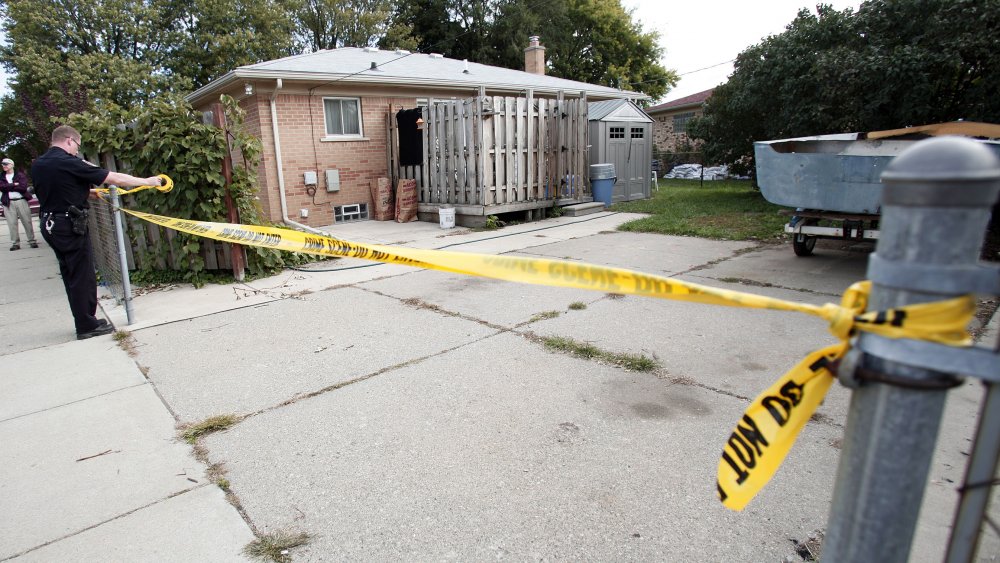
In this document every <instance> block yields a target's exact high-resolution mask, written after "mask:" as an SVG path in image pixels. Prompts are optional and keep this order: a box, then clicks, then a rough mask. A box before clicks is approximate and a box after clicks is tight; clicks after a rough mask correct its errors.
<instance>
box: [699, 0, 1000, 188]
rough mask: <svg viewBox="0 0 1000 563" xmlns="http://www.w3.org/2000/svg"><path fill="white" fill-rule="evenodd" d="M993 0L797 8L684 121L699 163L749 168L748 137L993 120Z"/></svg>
mask: <svg viewBox="0 0 1000 563" xmlns="http://www.w3.org/2000/svg"><path fill="white" fill-rule="evenodd" d="M997 29H1000V0H905V1H902V0H869V1H867V2H865V3H863V4H862V5H861V7H860V8H859V10H858V11H857V12H854V11H853V10H850V9H847V10H844V11H837V10H834V9H832V8H831V7H829V6H827V5H820V6H818V7H817V11H816V13H815V14H813V13H811V12H810V11H808V10H802V11H800V12H799V14H798V16H797V17H796V18H795V19H794V20H793V21H792V22H791V23H790V24H789V25H788V26H787V27H786V29H785V31H784V32H783V33H781V34H779V35H774V36H771V37H768V38H767V39H765V40H764V41H762V42H761V43H759V44H757V45H753V46H751V47H750V48H748V49H746V50H745V51H743V52H742V53H740V55H739V56H738V57H737V59H736V63H735V65H734V67H735V70H734V72H733V74H732V76H731V77H730V79H729V81H728V82H727V83H726V84H724V85H722V86H719V87H718V88H716V89H715V91H714V92H713V94H712V97H711V98H710V99H709V100H708V102H707V104H706V107H705V114H704V116H703V117H701V118H699V119H695V120H693V121H692V122H691V123H689V124H688V131H689V134H690V135H691V136H692V137H694V138H698V139H701V140H703V141H704V145H703V146H702V149H703V151H704V152H705V157H706V160H708V161H711V162H719V163H728V164H730V165H732V166H734V168H735V170H736V171H738V172H743V173H745V172H749V171H752V170H753V165H754V163H753V142H754V141H763V140H768V139H781V138H787V137H797V136H805V135H819V134H827V133H844V132H853V131H874V130H880V129H893V128H898V127H905V126H907V125H923V124H928V123H937V122H943V121H953V120H956V119H966V120H971V121H990V122H996V121H998V120H1000V97H998V96H997V95H996V92H997V91H998V90H1000V52H998V51H997V49H996V46H995V35H996V30H997Z"/></svg>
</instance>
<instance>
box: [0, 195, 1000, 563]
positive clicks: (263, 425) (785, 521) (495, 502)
mask: <svg viewBox="0 0 1000 563" xmlns="http://www.w3.org/2000/svg"><path fill="white" fill-rule="evenodd" d="M631 218H632V216H629V215H627V214H602V215H600V216H588V217H586V218H566V217H564V218H560V219H555V220H551V219H550V220H546V221H543V222H539V223H532V224H528V225H518V226H514V227H508V228H505V229H503V230H502V231H499V232H494V233H475V232H471V231H467V230H463V229H459V230H456V231H441V230H439V229H438V228H437V226H436V225H431V224H427V223H411V224H407V225H397V224H394V223H375V222H366V223H357V224H346V225H340V226H337V227H336V228H335V230H334V231H333V232H334V234H335V235H336V236H339V237H342V238H345V239H348V240H356V241H361V242H381V243H388V244H396V243H398V244H406V245H408V246H414V247H421V248H438V247H443V246H446V245H448V246H450V248H449V249H450V250H455V251H475V252H485V253H494V254H501V253H510V254H515V255H520V256H538V257H546V258H558V259H568V260H581V261H586V262H590V263H595V264H604V265H611V266H617V267H624V268H630V269H636V270H640V271H644V272H649V273H656V274H661V275H666V276H672V277H677V278H679V279H684V280H689V281H694V282H698V283H703V284H708V285H713V286H718V287H726V288H730V289H736V290H743V291H752V292H755V293H761V294H765V295H770V296H775V297H780V298H784V299H792V300H798V301H805V302H810V303H817V304H820V303H824V302H829V301H834V302H836V301H839V296H840V293H841V292H842V291H843V290H844V289H846V288H847V287H848V285H850V283H852V282H854V281H857V280H860V279H863V277H864V272H865V268H866V259H867V253H866V252H865V251H864V250H863V249H855V248H846V249H843V248H823V249H819V250H818V251H817V253H816V255H815V256H813V257H809V258H797V257H795V256H794V254H793V253H792V251H791V249H790V248H789V247H787V246H769V245H760V246H759V245H755V244H752V243H743V242H721V241H708V240H702V239H695V238H687V237H670V236H659V235H643V234H630V233H619V232H615V231H614V228H615V227H616V226H617V225H618V224H620V223H622V222H624V221H626V220H628V219H631ZM581 219H583V220H581ZM309 270H311V271H286V272H285V273H284V274H282V275H280V276H276V277H273V278H270V279H267V280H258V281H256V282H253V283H250V284H234V285H231V286H212V287H207V288H203V289H200V290H193V289H190V288H180V287H177V288H164V289H162V290H160V291H156V292H152V293H148V294H145V295H142V296H140V297H138V298H137V299H136V301H135V309H136V317H137V318H136V323H135V324H134V325H133V326H131V327H128V330H129V331H130V332H131V334H132V337H133V345H132V350H133V353H134V361H135V363H136V365H137V366H138V369H139V370H140V371H141V372H142V373H143V374H144V375H145V380H146V381H148V383H149V384H150V385H151V386H152V387H153V388H154V389H155V390H156V392H157V393H158V395H159V396H160V397H161V399H162V401H163V404H164V405H165V406H166V408H167V409H169V412H170V413H171V414H172V415H173V416H174V417H175V420H176V422H177V423H178V424H185V423H196V422H199V421H202V420H204V419H206V418H208V417H211V416H215V415H222V414H235V415H238V416H239V417H240V418H241V421H240V422H239V423H237V424H235V425H234V426H232V427H231V428H229V429H228V430H226V431H223V432H219V433H215V434H211V435H208V436H206V437H205V438H203V439H202V440H201V444H200V445H201V448H202V452H203V453H202V457H201V458H200V459H201V460H202V461H203V462H207V463H209V464H214V465H217V467H216V469H215V473H213V475H216V477H212V478H213V479H216V478H217V475H218V474H222V475H224V477H225V479H226V480H227V481H228V484H229V489H230V491H231V495H230V501H231V502H232V506H233V507H235V508H236V509H238V512H239V514H240V515H242V517H243V519H244V521H245V522H246V523H247V525H248V526H249V527H250V528H251V529H252V530H253V531H254V532H256V533H258V534H267V533H272V532H275V531H279V530H283V531H301V532H306V533H308V534H310V535H311V536H312V539H311V540H310V542H309V543H308V544H307V545H306V546H304V547H300V548H296V549H295V550H293V552H292V555H293V557H294V560H296V561H299V560H301V561H326V560H474V561H478V560H495V559H509V560H589V561H607V560H642V561H706V562H708V561H712V562H715V561H783V560H786V558H788V559H787V560H789V561H799V560H802V559H801V557H800V556H799V555H798V554H797V553H796V549H795V542H801V541H805V540H806V539H807V538H808V536H809V534H810V533H812V532H814V531H815V530H821V529H823V528H824V527H825V522H826V518H827V512H828V510H829V503H830V497H831V494H832V488H833V481H834V477H835V472H836V466H837V461H838V456H839V444H840V441H841V438H842V434H843V428H844V422H845V417H846V412H847V406H848V402H849V392H848V391H847V390H846V389H844V388H841V387H840V386H836V385H835V386H834V388H833V389H832V390H831V393H830V395H829V396H828V398H827V401H826V403H825V404H824V405H823V406H822V407H821V409H820V411H819V412H818V413H817V415H816V416H815V417H814V418H813V420H812V421H811V422H810V423H809V424H808V425H807V426H806V428H805V429H804V431H803V433H802V435H801V436H800V438H799V440H798V443H797V444H796V446H795V448H794V449H793V450H792V453H791V455H790V456H789V457H788V459H787V460H786V462H785V463H784V465H783V466H782V468H781V469H780V471H779V472H778V474H777V475H776V476H775V478H774V479H773V481H772V482H771V483H770V484H769V485H768V487H767V488H766V489H765V490H764V491H763V492H762V493H761V494H760V495H759V496H758V497H757V498H756V499H754V500H753V501H752V502H751V503H750V505H749V506H748V507H747V509H746V510H744V511H743V512H740V513H736V512H731V511H729V510H727V509H725V508H723V507H722V506H721V504H720V503H719V502H718V501H717V500H716V498H715V482H714V481H715V471H716V466H717V464H718V461H719V454H720V452H721V449H722V445H723V442H724V440H725V438H726V437H727V436H728V435H729V432H730V431H731V429H732V427H733V425H734V424H735V423H736V421H737V420H738V419H739V417H740V415H741V414H742V411H743V409H744V408H745V407H746V406H747V404H748V402H749V401H750V399H752V398H753V397H754V396H755V395H756V394H757V393H759V392H760V391H761V390H763V389H764V388H766V387H767V386H768V385H769V384H770V383H772V382H773V381H774V380H775V379H776V378H777V377H778V376H780V375H781V374H782V373H783V372H784V371H785V370H787V369H788V368H789V367H791V365H793V364H794V363H795V362H796V361H798V360H799V359H800V358H801V357H802V356H803V355H804V354H805V353H807V352H808V351H811V350H814V349H816V348H819V347H821V346H823V345H826V344H828V343H832V342H833V338H832V336H830V335H829V334H828V332H827V330H826V328H825V326H823V323H822V321H820V320H818V319H815V318H812V317H807V316H804V315H797V314H792V313H781V312H774V311H759V310H750V309H734V308H725V307H711V306H704V305H695V304H688V303H680V302H673V301H667V300H660V299H649V298H639V297H633V296H626V297H622V296H617V295H608V294H604V293H598V292H589V291H583V290H571V289H559V288H549V287H541V286H531V285H522V284H514V283H508V282H501V281H496V280H490V279H483V278H474V277H460V276H455V275H451V274H445V273H441V272H435V271H428V270H415V269H412V268H406V267H402V266H393V265H376V266H372V265H370V264H367V263H363V262H361V261H356V260H348V259H344V260H334V261H328V262H323V263H318V264H314V265H312V266H310V267H309ZM321 270H322V271H321ZM105 303H106V308H107V310H108V312H109V315H110V316H111V318H112V319H113V320H114V321H115V322H116V324H117V325H118V326H119V328H125V322H124V313H123V311H121V310H120V309H119V308H117V307H114V306H113V305H112V304H111V302H107V301H106V302H105ZM571 305H573V306H572V307H571ZM64 314H68V313H64ZM995 324H996V323H995V321H994V330H993V333H992V334H993V336H991V337H990V338H995V333H996V330H995ZM547 336H559V337H566V338H572V339H574V340H576V341H580V342H586V343H590V344H592V345H593V346H596V347H597V348H599V349H601V350H605V351H607V352H612V353H621V354H624V353H628V354H636V355H644V356H646V357H648V358H652V359H654V360H656V361H657V362H658V365H659V367H658V368H657V369H656V370H654V371H653V372H633V371H628V370H625V369H622V368H620V367H617V366H615V365H610V364H608V363H603V362H600V361H594V360H587V359H580V358H577V357H574V356H570V355H567V354H564V353H561V352H555V351H551V350H549V349H547V348H546V347H545V346H544V345H543V344H542V342H541V339H542V338H544V337H547ZM980 395H981V391H980V389H979V386H978V385H977V384H975V383H973V382H969V383H966V385H965V386H964V387H962V388H960V389H959V390H957V391H954V392H952V394H951V398H950V400H949V407H948V412H947V416H946V421H945V424H944V427H943V429H942V434H941V438H940V439H939V442H938V450H937V458H936V459H935V461H934V464H933V467H932V470H931V480H930V483H929V484H928V489H927V493H926V497H925V503H924V509H923V512H922V514H921V520H920V525H919V529H918V531H917V538H916V542H915V545H914V548H913V551H912V554H911V557H910V560H911V561H919V562H923V561H928V562H929V561H940V560H941V558H942V554H943V551H944V547H945V545H946V542H947V538H948V527H949V526H950V523H951V518H952V511H953V509H954V506H955V503H956V499H957V494H956V493H955V487H956V486H957V485H956V483H959V482H961V479H962V476H963V471H964V460H965V455H966V453H967V449H968V441H967V438H968V437H969V436H970V435H971V429H972V428H973V427H974V423H975V415H976V406H975V405H976V404H977V401H978V397H979V396H980ZM0 418H2V417H0ZM0 424H2V421H0ZM2 428H3V427H2V426H0V430H2ZM995 508H996V507H995V506H994V511H993V513H994V514H997V512H996V510H995ZM47 509H48V508H47V507H38V511H39V513H38V514H36V513H33V512H28V513H26V514H25V515H23V517H26V518H35V517H39V518H40V517H41V513H43V512H44V511H45V510H47ZM229 536H231V534H229ZM241 537H242V536H241ZM63 541H68V540H63ZM57 543H58V542H57ZM983 546H984V547H983V549H982V550H981V552H980V553H981V554H984V555H983V557H984V558H983V560H985V561H991V560H993V559H991V558H990V557H993V556H994V554H997V553H1000V540H998V538H997V537H996V535H995V534H992V532H989V531H988V532H987V537H986V539H985V543H984V544H983ZM30 553H33V552H29V555H30ZM0 555H2V554H0ZM140 559H141V557H140ZM147 559H148V560H155V558H152V559H149V558H147Z"/></svg>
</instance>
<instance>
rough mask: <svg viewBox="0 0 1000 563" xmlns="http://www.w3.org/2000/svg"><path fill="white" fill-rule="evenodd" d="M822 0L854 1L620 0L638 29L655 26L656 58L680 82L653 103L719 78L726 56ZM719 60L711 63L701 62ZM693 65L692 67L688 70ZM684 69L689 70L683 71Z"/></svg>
mask: <svg viewBox="0 0 1000 563" xmlns="http://www.w3.org/2000/svg"><path fill="white" fill-rule="evenodd" d="M820 1H822V3H824V4H830V5H832V6H833V7H834V9H837V10H843V9H845V8H853V9H854V10H855V11H857V9H858V6H860V5H861V2H860V1H847V0H762V1H756V2H755V1H752V0H681V1H679V2H677V1H671V0H621V3H622V6H624V7H625V9H626V10H629V9H635V12H634V13H633V15H632V18H633V21H637V22H639V23H641V24H642V27H643V31H647V32H649V31H658V32H659V33H660V46H661V47H663V48H664V50H665V51H666V52H665V53H664V56H663V59H662V61H661V63H662V64H663V66H664V67H665V68H667V69H673V70H675V71H677V72H678V73H680V74H682V76H681V80H680V82H678V83H677V86H676V87H674V89H673V90H671V91H669V92H667V95H666V96H665V97H664V98H663V99H662V100H658V101H657V103H662V102H669V101H672V100H676V99H677V98H683V97H684V96H689V95H691V94H695V93H697V92H701V91H703V90H708V89H709V88H714V87H715V86H718V85H719V84H721V83H723V82H725V81H726V80H727V79H728V77H729V75H730V74H732V72H733V64H732V63H731V62H726V61H731V60H732V59H735V58H736V55H738V54H740V52H741V51H743V50H744V49H746V48H747V47H749V46H751V45H754V44H756V43H760V41H761V40H762V39H764V38H765V37H767V36H769V35H776V34H778V33H781V32H783V31H784V30H785V26H786V25H788V24H789V23H791V21H792V20H793V19H795V15H796V14H797V13H798V12H799V9H800V8H809V9H810V10H811V11H812V12H813V13H815V12H816V4H817V3H819V2H820ZM719 63H725V64H722V65H720V66H716V67H715V68H711V69H708V70H702V71H698V69H702V68H705V67H710V66H713V65H717V64H719ZM693 71H698V72H693ZM687 73H690V74H687Z"/></svg>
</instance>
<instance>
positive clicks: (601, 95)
mask: <svg viewBox="0 0 1000 563" xmlns="http://www.w3.org/2000/svg"><path fill="white" fill-rule="evenodd" d="M375 72H379V71H375ZM373 78H375V80H373ZM277 79H282V80H297V81H303V82H320V83H322V82H326V83H332V82H344V83H350V84H381V85H390V86H410V87H412V86H428V87H432V88H435V89H439V90H454V91H468V90H470V89H478V88H479V87H484V88H486V89H487V90H492V91H500V92H510V93H519V92H523V91H527V90H531V91H533V92H535V93H536V94H548V95H557V94H558V93H559V92H573V93H576V92H584V93H585V94H586V95H587V98H588V99H593V100H613V99H629V100H646V99H649V96H647V95H646V94H643V93H641V92H631V91H624V90H621V91H617V92H609V91H607V90H592V89H588V88H586V87H585V88H582V89H581V88H571V87H570V88H556V87H552V86H537V85H530V84H511V83H500V82H468V81H467V82H463V83H459V84H442V83H441V81H440V79H436V78H424V79H413V78H406V77H398V78H397V77H393V76H380V77H373V76H372V75H371V74H370V72H363V73H357V74H340V73H316V72H301V71H282V72H274V71H269V70H257V69H250V68H237V69H236V70H232V71H230V72H227V73H226V74H224V75H223V76H221V77H220V78H218V79H216V80H213V81H212V82H210V83H209V84H206V85H205V86H202V87H201V88H199V89H197V90H195V91H194V92H192V93H190V94H188V95H187V96H186V97H185V99H186V100H187V101H188V102H189V103H191V104H192V105H198V104H199V103H200V102H202V101H204V99H205V98H207V97H208V96H211V95H212V94H213V93H215V92H217V91H222V90H225V89H227V88H229V87H230V86H232V84H233V83H234V82H237V81H239V80H277Z"/></svg>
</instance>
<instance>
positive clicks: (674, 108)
mask: <svg viewBox="0 0 1000 563" xmlns="http://www.w3.org/2000/svg"><path fill="white" fill-rule="evenodd" d="M705 101H707V100H702V101H700V102H691V103H687V104H681V105H678V106H670V107H668V108H660V109H655V108H648V109H647V110H646V113H647V114H653V113H663V112H668V111H677V110H681V109H697V108H700V107H703V106H704V105H705Z"/></svg>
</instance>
